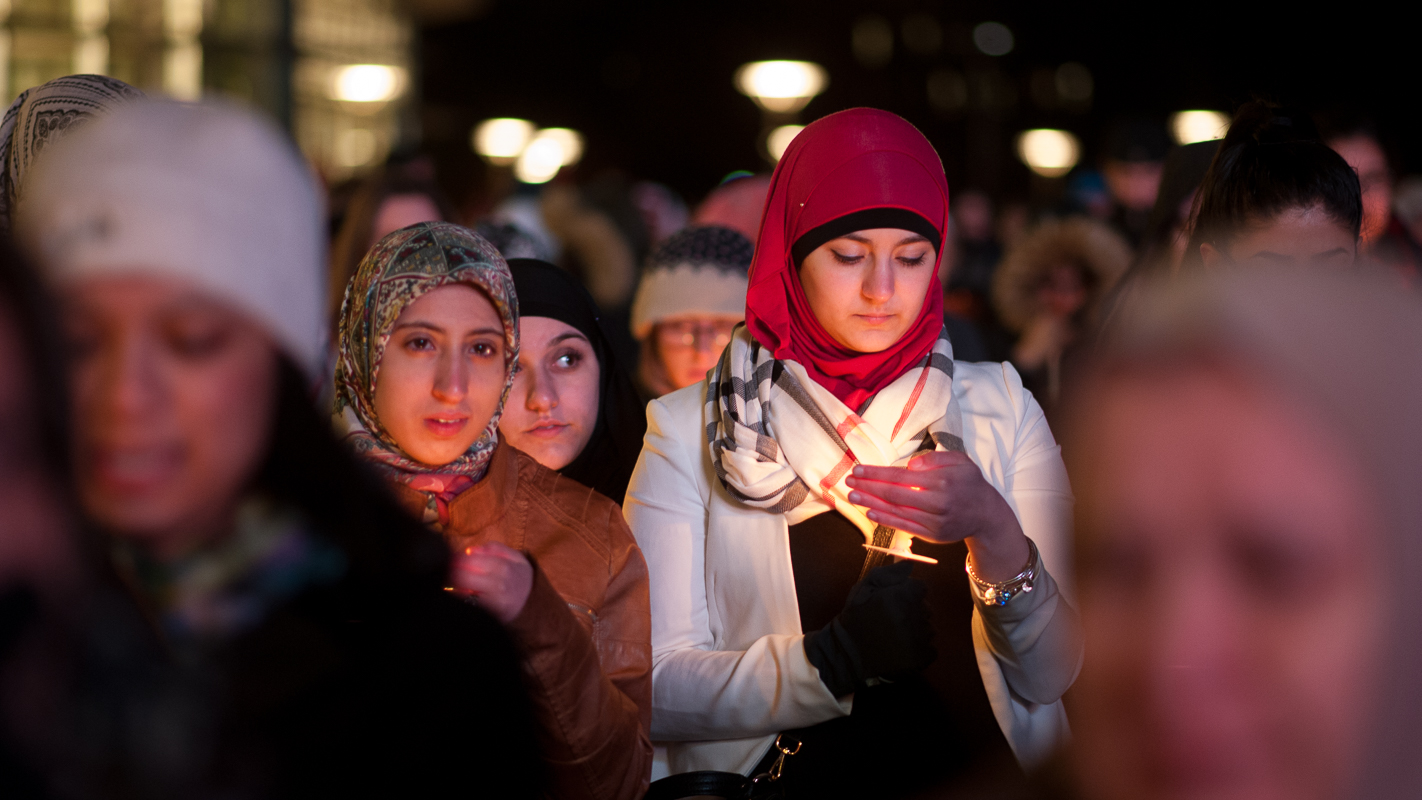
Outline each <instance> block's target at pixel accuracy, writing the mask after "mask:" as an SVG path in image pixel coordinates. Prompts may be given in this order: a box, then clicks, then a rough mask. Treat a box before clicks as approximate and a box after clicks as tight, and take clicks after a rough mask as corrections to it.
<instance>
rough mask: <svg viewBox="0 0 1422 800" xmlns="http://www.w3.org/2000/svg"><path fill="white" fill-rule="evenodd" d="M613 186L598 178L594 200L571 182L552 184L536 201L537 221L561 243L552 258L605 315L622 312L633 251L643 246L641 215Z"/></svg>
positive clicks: (633, 271) (633, 272)
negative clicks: (599, 201) (598, 199)
mask: <svg viewBox="0 0 1422 800" xmlns="http://www.w3.org/2000/svg"><path fill="white" fill-rule="evenodd" d="M619 186H620V184H618V183H617V182H615V181H608V182H604V183H602V184H600V186H599V187H598V188H600V189H601V192H600V193H599V196H600V197H601V199H602V200H603V201H604V203H603V206H598V205H594V204H593V203H592V202H590V200H589V198H588V195H587V193H586V192H584V191H582V190H581V189H579V188H578V187H576V186H571V185H563V184H552V185H549V186H546V187H545V188H544V189H543V193H542V195H540V197H539V206H538V207H539V211H540V213H541V214H542V221H543V224H545V225H546V226H547V230H548V231H549V232H550V233H551V234H552V235H553V236H555V237H557V239H558V241H559V242H560V243H561V246H562V249H561V251H560V255H559V258H558V263H559V264H560V265H561V266H564V267H566V268H567V269H568V271H569V272H571V273H573V274H574V275H577V276H578V277H579V278H580V279H581V280H582V282H583V285H584V286H586V287H587V288H588V293H589V294H591V295H592V296H593V299H594V300H596V301H597V304H598V308H601V309H603V311H604V312H606V313H608V314H610V315H625V314H626V313H627V306H628V303H630V302H631V300H632V293H633V290H635V289H636V287H637V263H638V258H637V253H638V251H639V250H644V249H645V248H646V241H645V240H646V231H645V229H644V228H643V227H642V220H641V216H640V214H639V213H638V211H637V209H636V208H635V207H633V206H632V205H631V201H630V200H628V199H627V198H626V197H625V196H622V195H621V194H619V193H618V191H617V190H618V188H619ZM609 209H610V211H611V213H610V212H609ZM614 214H615V215H614ZM629 232H630V233H629ZM622 318H623V319H626V317H625V316H623V317H622Z"/></svg>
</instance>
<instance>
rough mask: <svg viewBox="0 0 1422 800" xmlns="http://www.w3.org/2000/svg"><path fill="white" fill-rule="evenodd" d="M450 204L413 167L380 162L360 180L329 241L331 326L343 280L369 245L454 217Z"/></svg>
mask: <svg viewBox="0 0 1422 800" xmlns="http://www.w3.org/2000/svg"><path fill="white" fill-rule="evenodd" d="M456 219H457V217H456V214H455V210H454V206H453V205H451V204H450V202H449V201H448V200H447V199H446V198H445V196H444V192H442V191H441V190H440V188H439V186H437V185H436V184H435V182H434V181H433V180H432V179H431V178H429V177H427V176H425V175H423V174H421V171H420V170H418V169H402V168H401V167H399V166H390V167H386V168H384V169H382V170H380V171H378V172H376V173H375V174H373V175H371V176H370V177H368V178H366V179H364V180H362V181H361V182H360V185H359V188H357V189H356V190H355V192H354V193H353V194H352V195H351V197H350V200H349V201H348V202H347V204H346V212H345V215H344V217H343V219H342V221H341V228H340V231H339V232H338V233H337V234H336V238H335V239H334V240H333V241H332V243H331V273H330V274H331V283H330V295H329V300H328V306H329V308H330V314H331V319H332V327H333V328H334V325H335V322H334V321H335V319H336V316H337V315H338V314H339V313H340V311H341V301H342V300H343V299H344V298H345V292H346V285H347V284H349V283H350V280H351V276H352V275H354V274H355V270H356V267H357V266H358V265H359V264H360V261H361V259H362V258H365V254H366V252H367V251H368V250H370V248H371V247H372V246H373V245H374V244H375V243H376V242H378V241H380V240H381V239H384V238H385V236H386V235H387V234H389V233H390V232H392V231H397V230H400V229H401V228H406V227H409V226H411V225H414V224H417V223H420V222H454V221H455V220H456Z"/></svg>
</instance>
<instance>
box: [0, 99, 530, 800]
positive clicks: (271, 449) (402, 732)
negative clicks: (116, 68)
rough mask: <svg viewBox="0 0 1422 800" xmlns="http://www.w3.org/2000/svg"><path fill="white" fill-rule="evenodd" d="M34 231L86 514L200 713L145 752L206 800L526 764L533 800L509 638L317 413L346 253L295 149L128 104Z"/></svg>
mask: <svg viewBox="0 0 1422 800" xmlns="http://www.w3.org/2000/svg"><path fill="white" fill-rule="evenodd" d="M16 230H17V232H18V234H19V238H20V240H21V241H22V242H23V243H24V244H25V246H26V247H27V249H28V251H29V252H31V253H33V254H35V255H36V256H37V257H38V258H39V260H40V261H41V264H42V266H43V267H44V269H45V270H46V272H47V274H48V276H49V277H50V278H51V280H52V281H53V283H54V284H55V286H56V287H57V288H58V290H59V291H60V293H61V299H62V301H63V317H64V322H65V325H66V327H67V328H68V338H69V340H70V342H71V347H72V350H73V397H74V432H75V440H76V441H75V447H74V453H75V465H76V474H77V479H76V480H77V488H78V494H79V498H80V500H81V502H82V505H83V508H84V510H85V511H86V512H87V513H88V515H89V516H90V517H91V518H92V519H93V520H94V522H95V524H96V525H97V526H98V527H99V529H100V530H101V531H102V533H103V534H104V535H105V537H106V541H107V542H108V543H109V544H110V547H111V550H112V558H113V562H114V565H115V567H116V569H117V570H118V571H119V572H120V574H121V575H122V576H123V578H124V580H125V582H126V583H127V584H128V585H129V586H130V587H131V590H132V591H133V592H134V593H135V596H136V597H137V598H138V599H139V601H140V602H141V604H142V605H143V606H144V608H145V610H146V611H147V613H148V615H149V616H150V618H151V619H152V624H153V626H154V631H155V633H156V634H157V635H159V636H160V637H161V639H162V641H163V644H164V649H165V651H166V653H168V654H169V656H168V658H169V659H170V661H171V663H172V664H173V666H174V668H176V669H178V670H180V671H181V672H182V674H183V675H184V676H186V677H185V678H184V682H185V683H184V685H185V686H186V687H187V691H188V692H189V701H190V702H188V703H187V704H186V705H185V706H184V707H185V708H189V709H194V710H196V711H197V712H201V713H200V714H199V715H198V718H197V719H187V720H179V721H176V722H174V724H172V725H168V726H166V727H164V730H165V731H166V736H164V737H158V738H156V739H154V740H153V741H151V742H148V745H149V746H151V747H154V748H159V749H163V748H166V750H165V751H164V753H163V754H162V755H164V757H165V758H166V759H167V761H170V762H171V761H176V762H179V765H178V766H181V767H182V768H185V769H188V770H189V771H191V772H194V773H196V774H198V775H201V776H203V777H202V778H201V781H200V782H201V784H202V785H203V786H204V787H205V788H204V790H203V792H201V794H205V795H214V794H221V795H224V796H274V795H275V796H295V795H310V794H315V793H321V794H326V793H333V792H339V793H369V792H372V791H377V792H382V793H387V794H388V793H404V792H410V791H415V792H421V793H424V792H436V791H439V792H445V791H448V790H449V789H450V788H453V787H458V786H463V785H467V782H468V780H469V777H468V776H469V775H470V774H471V773H472V774H480V773H484V772H488V773H493V772H494V771H495V770H508V769H514V770H516V773H517V774H521V775H528V776H529V778H528V780H527V782H526V783H525V784H522V785H520V786H518V787H515V788H514V789H512V790H511V791H513V792H514V793H516V794H519V793H522V794H526V795H528V796H532V795H536V794H537V793H538V790H539V789H540V786H539V776H540V775H541V766H540V763H539V760H538V749H537V740H536V738H535V735H534V726H533V717H532V710H531V708H530V706H529V704H528V702H527V699H526V696H525V694H524V692H523V691H522V688H521V677H520V672H519V665H518V656H517V653H516V651H515V650H514V647H513V644H512V643H511V642H510V641H509V639H508V637H507V635H506V634H505V632H504V631H503V629H502V628H501V627H500V626H499V625H498V623H497V622H496V621H495V620H494V619H493V617H492V616H490V615H489V614H487V613H485V612H483V611H481V610H480V609H478V608H474V607H472V606H471V605H469V604H468V603H466V602H464V601H462V600H461V599H459V598H457V597H455V596H453V595H451V594H449V593H448V592H446V591H444V590H443V587H444V586H445V585H446V582H447V579H448V575H449V552H448V549H447V547H446V546H445V545H444V543H443V542H442V541H441V540H440V539H439V537H438V536H436V535H434V534H431V533H430V532H428V531H426V530H424V529H423V528H421V527H420V526H419V525H418V524H416V523H414V522H413V521H410V520H409V519H408V517H407V516H406V515H405V514H404V513H402V512H401V510H400V509H399V508H398V506H396V505H395V504H394V503H393V502H391V501H390V500H388V499H387V496H386V495H385V494H384V493H383V492H382V491H380V489H379V485H378V483H377V482H376V481H375V480H374V479H373V478H372V477H370V476H368V475H367V474H366V473H365V472H364V471H363V470H362V469H360V468H359V466H358V465H357V463H356V462H355V461H354V460H353V459H352V458H351V457H350V456H349V455H348V454H346V453H345V452H344V451H343V449H342V448H341V447H340V445H339V443H338V442H337V441H336V440H335V439H334V437H333V436H332V435H331V432H330V428H329V426H328V425H326V424H325V423H324V422H323V421H322V419H321V418H320V416H319V415H318V414H317V412H316V411H315V409H314V408H313V407H312V405H311V402H310V398H309V394H308V392H307V388H306V387H308V386H309V385H311V382H312V380H313V378H314V376H315V374H316V373H317V371H318V369H319V366H318V365H319V364H320V362H321V355H322V341H323V337H322V329H323V327H324V325H323V322H324V320H323V316H324V315H323V313H322V310H323V308H322V307H323V305H324V303H323V300H324V297H323V294H324V293H323V291H322V289H323V286H322V283H323V281H322V267H323V264H324V260H323V257H322V256H323V250H324V242H325V237H324V232H323V230H322V215H321V208H320V200H319V198H318V193H317V189H316V186H315V185H314V182H313V180H312V177H311V173H310V170H308V169H307V167H306V165H305V164H304V162H303V161H302V160H301V159H300V157H299V156H298V155H297V153H296V151H295V148H294V147H293V146H292V144H291V143H290V142H289V141H288V140H286V139H285V137H284V136H283V135H282V134H281V133H280V132H279V131H278V130H277V129H276V128H275V127H274V126H272V125H271V124H270V123H268V122H266V121H265V120H262V119H259V118H257V117H256V116H254V115H253V114H251V113H249V112H247V111H243V110H240V109H237V108H235V107H230V106H225V105H210V104H209V105H201V104H185V103H177V102H172V101H136V102H133V103H129V104H126V105H125V106H123V107H122V108H119V109H118V110H116V111H114V112H113V113H111V114H110V115H108V116H106V117H104V118H103V119H101V120H98V121H95V122H92V123H89V124H87V125H86V126H85V127H84V129H83V130H81V131H79V132H78V133H77V134H75V135H73V136H70V137H67V138H66V139H65V140H63V141H61V142H59V143H58V144H56V145H54V146H52V147H46V148H45V151H44V154H43V156H42V157H41V158H40V160H39V161H38V162H37V164H36V166H35V169H34V171H33V174H32V176H31V177H30V179H29V180H28V181H27V182H26V186H25V195H24V201H23V203H22V204H21V206H20V208H19V214H18V217H17V219H16ZM114 677H115V679H118V678H120V677H122V676H119V675H115V676H114ZM471 686H479V687H490V689H488V690H485V691H468V688H469V687H471ZM493 687H497V688H496V689H494V688H493ZM160 699H161V698H160ZM168 705H169V704H166V703H161V702H157V703H155V704H150V705H149V707H147V708H146V709H140V710H139V711H144V710H146V711H147V712H150V713H151V714H153V715H157V716H159V717H161V716H163V715H164V714H167V713H169V711H171V709H170V708H169V707H168ZM133 713H139V712H133ZM140 716H141V714H140ZM468 720H481V721H486V722H485V724H482V725H470V724H467V722H466V721H468ZM456 721H458V722H456ZM471 759H473V760H472V761H471ZM168 766H169V767H174V765H173V764H169V765H168ZM175 768H176V767H175ZM179 794H180V795H183V794H187V795H188V796H193V794H196V792H194V793H188V792H179Z"/></svg>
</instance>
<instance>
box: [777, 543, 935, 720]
mask: <svg viewBox="0 0 1422 800" xmlns="http://www.w3.org/2000/svg"><path fill="white" fill-rule="evenodd" d="M912 571H913V562H912V561H902V562H900V563H898V564H892V565H890V566H885V567H879V568H877V569H875V570H872V571H871V572H870V573H869V574H868V575H866V576H864V580H862V581H860V582H859V583H856V584H855V585H854V588H853V589H851V590H850V592H849V598H848V599H847V600H845V603H844V610H843V611H841V612H839V616H837V617H835V618H834V619H833V620H831V621H830V624H828V625H826V626H825V627H823V628H821V629H820V630H817V631H814V632H813V633H809V634H807V635H806V636H805V655H806V656H808V657H809V659H810V663H811V664H814V665H815V668H816V669H818V670H819V671H820V680H821V681H823V682H824V684H825V686H826V687H827V688H829V690H830V691H831V692H834V694H835V696H836V697H839V696H841V695H846V694H849V693H850V692H853V691H854V689H855V687H856V686H858V685H859V684H861V683H863V682H864V681H865V680H867V679H869V678H878V677H885V678H893V677H894V676H895V675H907V674H912V673H916V672H919V671H922V670H923V669H924V668H926V667H927V666H928V665H929V664H932V663H933V659H935V658H937V656H938V654H937V652H936V651H935V650H934V649H933V626H932V625H931V624H930V623H929V621H928V605H927V603H926V602H924V600H925V598H926V596H927V594H928V586H927V585H926V584H924V582H923V581H921V580H918V579H916V578H912V577H910V576H909V574H910V573H911V572H912Z"/></svg>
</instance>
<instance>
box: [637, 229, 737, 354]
mask: <svg viewBox="0 0 1422 800" xmlns="http://www.w3.org/2000/svg"><path fill="white" fill-rule="evenodd" d="M754 252H755V246H754V245H752V244H751V241H750V239H747V238H746V237H745V236H744V235H743V234H741V233H739V232H738V231H733V230H731V229H730V228H722V227H718V226H715V225H703V226H699V227H694V228H683V229H682V230H680V231H678V232H676V233H674V234H672V235H671V236H670V237H668V238H667V240H666V241H665V242H662V243H661V244H660V245H658V247H657V249H656V250H655V251H653V252H652V255H651V257H650V258H648V259H647V268H646V269H645V270H644V271H643V272H642V282H641V283H640V284H638V286H637V295H636V297H634V298H633V299H632V335H633V336H635V337H637V338H638V339H645V338H647V336H648V335H649V334H651V332H652V326H653V325H655V324H657V323H658V322H661V321H662V320H664V319H667V318H669V317H677V316H682V315H689V314H705V315H707V316H713V317H738V318H741V319H744V318H745V315H746V286H747V285H748V283H749V273H750V263H751V256H752V254H753V253H754Z"/></svg>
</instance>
